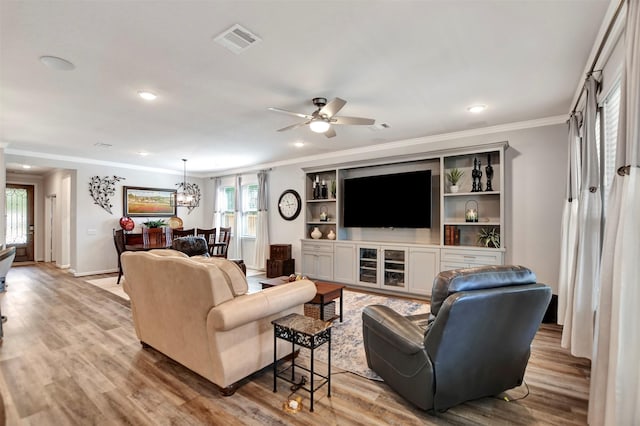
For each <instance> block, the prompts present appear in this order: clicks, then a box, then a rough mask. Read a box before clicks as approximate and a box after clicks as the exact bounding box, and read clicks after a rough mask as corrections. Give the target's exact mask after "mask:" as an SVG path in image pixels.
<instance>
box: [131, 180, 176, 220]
mask: <svg viewBox="0 0 640 426" xmlns="http://www.w3.org/2000/svg"><path fill="white" fill-rule="evenodd" d="M123 190H124V193H123V202H122V205H123V206H124V216H130V217H136V216H138V217H140V216H144V217H171V216H176V215H177V211H176V203H175V202H174V200H175V196H176V190H175V189H162V188H143V187H139V186H125V187H123Z"/></svg>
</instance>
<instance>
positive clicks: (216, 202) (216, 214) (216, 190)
mask: <svg viewBox="0 0 640 426" xmlns="http://www.w3.org/2000/svg"><path fill="white" fill-rule="evenodd" d="M220 186H222V179H220V178H219V177H217V178H214V179H213V219H212V223H211V225H212V226H211V227H212V228H219V227H220V223H221V222H220V219H221V218H220Z"/></svg>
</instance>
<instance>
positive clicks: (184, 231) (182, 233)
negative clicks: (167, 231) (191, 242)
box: [173, 228, 195, 238]
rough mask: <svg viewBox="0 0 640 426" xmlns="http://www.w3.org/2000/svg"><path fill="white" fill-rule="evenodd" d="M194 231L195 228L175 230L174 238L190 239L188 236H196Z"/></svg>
mask: <svg viewBox="0 0 640 426" xmlns="http://www.w3.org/2000/svg"><path fill="white" fill-rule="evenodd" d="M194 231H195V229H194V228H189V229H174V230H173V238H179V237H188V236H191V235H195V232H194Z"/></svg>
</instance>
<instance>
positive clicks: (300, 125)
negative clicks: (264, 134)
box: [278, 120, 311, 132]
mask: <svg viewBox="0 0 640 426" xmlns="http://www.w3.org/2000/svg"><path fill="white" fill-rule="evenodd" d="M310 122H311V120H309V121H303V122H302V123H296V124H292V125H291V126H287V127H283V128H282V129H278V132H286V131H287V130H291V129H295V128H296V127H302V126H306V125H307V124H309V123H310Z"/></svg>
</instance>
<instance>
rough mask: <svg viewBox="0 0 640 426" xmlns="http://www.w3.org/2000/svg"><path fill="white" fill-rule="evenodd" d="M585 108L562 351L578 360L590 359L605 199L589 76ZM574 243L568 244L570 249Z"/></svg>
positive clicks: (594, 87)
mask: <svg viewBox="0 0 640 426" xmlns="http://www.w3.org/2000/svg"><path fill="white" fill-rule="evenodd" d="M585 85H586V86H585V94H586V104H585V111H584V115H583V116H584V118H583V123H582V145H581V164H580V173H581V182H580V183H581V185H580V192H579V202H578V232H577V235H576V240H577V254H576V269H575V274H574V275H573V283H569V284H568V285H567V287H566V288H567V290H570V291H571V293H570V294H568V295H567V301H571V303H570V304H569V305H568V306H567V309H566V312H565V315H564V327H563V330H562V343H561V344H562V347H564V348H569V349H570V350H571V353H572V354H573V355H575V356H579V357H584V358H591V356H592V354H593V332H594V331H593V328H594V319H595V304H596V300H597V293H598V286H599V271H600V244H601V241H600V229H601V226H602V223H601V221H602V198H601V194H600V164H599V161H598V148H597V145H596V132H595V126H596V112H597V99H596V96H597V91H598V82H597V81H596V79H595V78H594V77H593V76H589V78H587V81H586V83H585ZM571 244H572V242H570V241H569V242H568V246H571Z"/></svg>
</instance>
